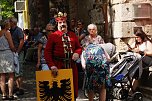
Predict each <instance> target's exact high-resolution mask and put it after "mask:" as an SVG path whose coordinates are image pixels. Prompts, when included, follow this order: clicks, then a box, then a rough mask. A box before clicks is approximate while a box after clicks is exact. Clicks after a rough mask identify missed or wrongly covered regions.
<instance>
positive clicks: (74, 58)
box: [72, 53, 79, 61]
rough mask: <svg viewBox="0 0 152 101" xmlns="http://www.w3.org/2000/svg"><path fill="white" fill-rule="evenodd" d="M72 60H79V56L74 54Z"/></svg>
mask: <svg viewBox="0 0 152 101" xmlns="http://www.w3.org/2000/svg"><path fill="white" fill-rule="evenodd" d="M72 59H73V60H74V61H76V60H78V59H79V54H78V53H74V54H73V56H72Z"/></svg>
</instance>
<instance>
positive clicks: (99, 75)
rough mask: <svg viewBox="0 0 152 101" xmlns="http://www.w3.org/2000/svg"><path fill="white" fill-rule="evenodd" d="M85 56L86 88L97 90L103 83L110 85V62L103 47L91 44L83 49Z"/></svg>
mask: <svg viewBox="0 0 152 101" xmlns="http://www.w3.org/2000/svg"><path fill="white" fill-rule="evenodd" d="M83 57H84V59H85V61H86V82H85V88H86V89H87V90H95V89H96V88H98V87H100V86H101V85H103V84H105V85H106V87H107V86H110V85H111V82H110V76H109V63H108V61H107V59H106V56H105V53H104V50H103V48H101V47H100V46H98V45H95V44H89V45H88V46H87V47H86V49H85V50H84V51H83Z"/></svg>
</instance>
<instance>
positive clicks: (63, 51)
mask: <svg viewBox="0 0 152 101" xmlns="http://www.w3.org/2000/svg"><path fill="white" fill-rule="evenodd" d="M55 19H56V22H57V28H58V30H57V31H55V32H54V33H52V34H50V35H49V36H48V41H47V44H46V48H45V50H44V57H45V60H46V63H47V64H48V66H49V69H50V70H52V73H53V74H54V75H56V74H57V71H58V69H65V68H72V70H73V83H74V97H75V98H76V97H77V96H78V71H77V67H76V64H75V61H76V60H77V59H78V58H79V56H80V55H81V52H82V48H81V45H80V43H79V40H78V37H77V36H76V34H75V33H74V32H71V31H68V30H67V27H68V26H67V22H66V20H67V17H66V13H64V14H63V13H62V12H59V13H58V15H57V16H55Z"/></svg>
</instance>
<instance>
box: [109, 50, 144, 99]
mask: <svg viewBox="0 0 152 101" xmlns="http://www.w3.org/2000/svg"><path fill="white" fill-rule="evenodd" d="M119 56H122V58H121V59H120V60H119V61H118V62H117V63H116V64H115V65H113V66H111V67H110V71H111V72H110V73H111V82H112V86H111V87H109V89H108V90H107V92H108V93H107V101H113V99H120V100H125V101H142V99H143V96H142V93H141V92H139V91H134V90H133V86H132V82H133V79H134V78H140V76H141V74H142V65H141V60H142V57H140V55H139V54H136V53H133V52H119ZM143 57H144V56H143ZM130 90H131V91H132V92H133V95H131V96H130V95H129V92H130Z"/></svg>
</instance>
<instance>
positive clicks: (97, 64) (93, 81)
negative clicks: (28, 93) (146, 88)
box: [0, 12, 152, 101]
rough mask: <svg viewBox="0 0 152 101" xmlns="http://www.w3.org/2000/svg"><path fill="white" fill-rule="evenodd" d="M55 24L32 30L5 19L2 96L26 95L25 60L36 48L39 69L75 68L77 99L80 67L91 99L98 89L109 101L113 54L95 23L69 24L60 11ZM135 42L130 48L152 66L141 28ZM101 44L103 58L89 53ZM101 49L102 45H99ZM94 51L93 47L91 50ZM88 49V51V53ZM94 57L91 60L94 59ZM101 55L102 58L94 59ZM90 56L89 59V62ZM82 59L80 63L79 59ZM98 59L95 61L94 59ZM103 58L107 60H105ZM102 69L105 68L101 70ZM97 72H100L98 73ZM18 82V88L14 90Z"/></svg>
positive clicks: (0, 35)
mask: <svg viewBox="0 0 152 101" xmlns="http://www.w3.org/2000/svg"><path fill="white" fill-rule="evenodd" d="M55 21H56V26H54V25H52V24H51V23H48V24H47V25H46V27H45V29H43V30H41V29H40V28H39V27H38V26H36V27H35V28H34V29H32V30H28V29H26V30H24V31H22V29H21V28H20V27H18V26H17V19H16V18H10V19H8V20H5V21H3V22H2V25H1V31H0V77H1V79H0V81H1V83H0V87H1V91H2V99H3V100H6V99H10V100H13V99H15V96H14V92H15V94H17V95H21V94H24V91H23V88H24V87H22V84H23V77H24V75H23V70H24V68H23V63H24V61H25V60H28V59H31V58H30V57H29V56H32V55H33V54H34V51H31V50H30V49H33V48H36V50H37V52H36V56H37V61H36V62H37V63H36V70H51V71H52V73H53V75H54V76H56V75H57V74H58V69H65V68H72V70H73V84H74V98H75V99H76V98H77V97H78V79H80V78H78V68H83V69H85V71H86V78H87V79H86V80H87V81H86V84H85V89H87V91H88V98H89V101H93V97H94V90H95V89H96V88H97V89H98V90H99V100H100V101H106V87H108V86H110V78H109V60H110V56H109V54H108V53H107V52H106V50H104V48H103V47H102V44H105V42H104V40H103V38H102V37H101V36H100V35H99V34H98V29H97V26H96V25H95V24H89V25H88V26H87V30H86V29H85V27H84V22H83V21H82V20H78V21H76V19H71V20H70V21H69V23H67V16H66V14H64V13H62V12H59V13H58V15H57V16H56V17H55ZM135 37H136V42H135V44H134V45H131V47H129V50H133V51H134V52H137V53H141V51H142V53H143V54H144V55H145V57H144V58H143V61H142V64H143V67H145V66H152V62H151V60H152V42H151V41H150V40H149V38H148V37H147V36H146V34H145V33H144V32H143V31H142V30H141V29H140V30H137V31H136V32H135ZM94 46H98V47H100V48H101V49H102V50H100V51H102V53H101V54H100V56H101V57H97V56H93V55H90V54H92V52H93V51H97V50H93V51H89V50H88V48H90V47H91V48H92V49H93V48H94ZM98 49H99V48H98ZM90 50H91V49H90ZM87 52H89V53H87ZM14 54H17V55H18V60H19V72H16V71H15V68H16V67H15V65H14ZM90 58H91V59H92V60H91V59H90ZM97 58H99V61H96V60H95V59H97ZM88 59H90V60H89V61H88ZM78 60H81V61H80V62H77V61H78ZM94 60H95V61H94ZM103 61H104V62H103ZM101 68H102V69H101ZM96 72H98V73H99V74H100V75H99V74H96ZM7 74H8V75H9V78H8V89H9V91H8V95H7V92H6V75H7ZM138 79H139V78H136V80H135V82H134V89H136V88H137V86H138ZM14 85H15V89H14Z"/></svg>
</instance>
